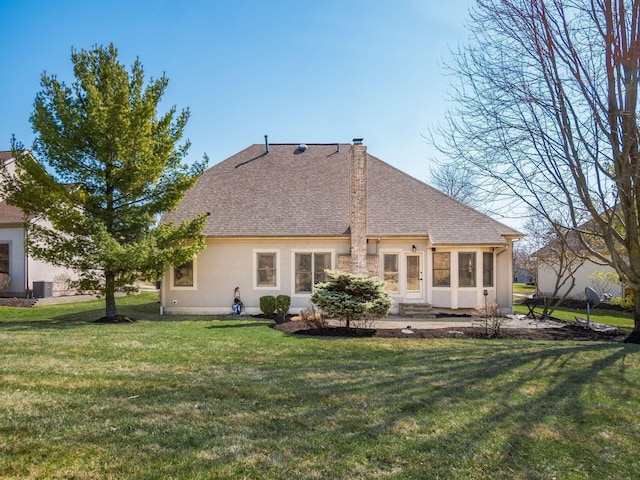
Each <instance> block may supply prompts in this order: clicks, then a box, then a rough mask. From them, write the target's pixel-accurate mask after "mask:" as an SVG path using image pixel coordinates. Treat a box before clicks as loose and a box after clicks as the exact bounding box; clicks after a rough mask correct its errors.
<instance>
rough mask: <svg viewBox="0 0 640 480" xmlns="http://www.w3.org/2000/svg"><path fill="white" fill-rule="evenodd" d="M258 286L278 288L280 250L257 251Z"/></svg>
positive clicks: (256, 278) (256, 272) (256, 279)
mask: <svg viewBox="0 0 640 480" xmlns="http://www.w3.org/2000/svg"><path fill="white" fill-rule="evenodd" d="M254 272H255V273H254V274H255V282H254V285H255V287H256V288H264V289H275V288H278V252H277V251H258V252H256V253H255V270H254Z"/></svg>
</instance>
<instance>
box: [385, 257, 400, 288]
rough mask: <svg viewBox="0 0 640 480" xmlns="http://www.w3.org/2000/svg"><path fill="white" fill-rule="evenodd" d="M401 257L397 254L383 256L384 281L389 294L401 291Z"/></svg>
mask: <svg viewBox="0 0 640 480" xmlns="http://www.w3.org/2000/svg"><path fill="white" fill-rule="evenodd" d="M399 258H400V256H399V255H398V254H397V253H385V254H383V255H382V279H383V280H384V289H385V291H386V292H388V293H398V292H399V291H400V270H399V268H400V260H399Z"/></svg>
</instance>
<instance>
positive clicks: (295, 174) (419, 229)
mask: <svg viewBox="0 0 640 480" xmlns="http://www.w3.org/2000/svg"><path fill="white" fill-rule="evenodd" d="M306 146H307V148H306V149H302V148H298V147H299V145H298V144H270V145H269V152H268V153H267V152H266V148H265V145H262V144H255V145H252V146H250V147H248V148H247V149H245V150H243V151H241V152H239V153H237V154H235V155H233V156H232V157H229V158H228V159H226V160H224V161H222V162H220V163H219V164H217V165H214V166H213V167H211V168H209V169H208V170H207V171H205V172H204V174H203V175H202V176H201V177H200V178H199V179H198V181H197V183H196V185H195V186H194V187H193V188H192V189H191V190H190V191H189V192H187V194H186V195H185V197H184V199H183V201H182V202H181V204H180V205H179V206H178V208H177V209H176V210H175V211H173V212H169V213H166V214H165V215H164V216H163V219H162V221H163V222H180V221H182V220H185V219H191V218H193V217H195V216H196V215H198V214H200V213H202V212H210V216H209V217H208V219H207V224H206V227H205V230H204V233H205V235H207V236H211V237H281V236H294V237H321V236H347V235H348V233H349V164H350V163H349V162H350V161H349V148H350V147H351V145H350V144H306ZM367 168H368V173H367V175H368V187H367V216H368V220H367V235H368V236H371V237H377V236H380V237H386V236H405V235H406V236H429V237H430V239H431V242H432V243H433V244H435V245H438V244H488V245H499V244H505V243H506V240H505V237H507V236H514V237H520V236H522V234H521V233H520V232H518V231H516V230H514V229H512V228H510V227H508V226H506V225H504V224H502V223H500V222H498V221H496V220H494V219H492V218H490V217H488V216H486V215H484V214H482V213H479V212H477V211H476V210H473V209H472V208H470V207H468V206H466V205H464V204H462V203H460V202H458V201H456V200H454V199H452V198H451V197H448V196H447V195H445V194H444V193H442V192H440V191H438V190H436V189H435V188H433V187H431V186H429V185H427V184H426V183H424V182H421V181H419V180H417V179H415V178H413V177H411V176H409V175H407V174H405V173H403V172H401V171H400V170H398V169H396V168H394V167H392V166H391V165H389V164H387V163H385V162H383V161H382V160H380V159H378V158H376V157H374V156H373V155H370V154H368V156H367Z"/></svg>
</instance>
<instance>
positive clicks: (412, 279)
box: [407, 255, 420, 292]
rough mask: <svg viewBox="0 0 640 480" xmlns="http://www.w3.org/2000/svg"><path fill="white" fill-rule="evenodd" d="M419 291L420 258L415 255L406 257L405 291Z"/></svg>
mask: <svg viewBox="0 0 640 480" xmlns="http://www.w3.org/2000/svg"><path fill="white" fill-rule="evenodd" d="M419 290H420V257H418V256H417V255H409V256H407V291H410V292H417V291H419Z"/></svg>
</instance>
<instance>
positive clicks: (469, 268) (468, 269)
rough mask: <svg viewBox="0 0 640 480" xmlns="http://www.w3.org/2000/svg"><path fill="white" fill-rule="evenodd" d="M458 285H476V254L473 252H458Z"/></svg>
mask: <svg viewBox="0 0 640 480" xmlns="http://www.w3.org/2000/svg"><path fill="white" fill-rule="evenodd" d="M458 286H459V287H475V286H476V254H475V252H460V253H458Z"/></svg>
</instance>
